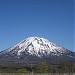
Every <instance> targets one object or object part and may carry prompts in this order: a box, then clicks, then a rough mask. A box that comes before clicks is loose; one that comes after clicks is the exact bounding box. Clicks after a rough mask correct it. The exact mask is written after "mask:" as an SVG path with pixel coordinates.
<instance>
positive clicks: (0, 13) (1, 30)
mask: <svg viewBox="0 0 75 75" xmlns="http://www.w3.org/2000/svg"><path fill="white" fill-rule="evenodd" d="M30 36H38V37H43V38H46V39H48V40H50V41H52V42H54V43H56V44H58V45H61V46H63V47H65V48H67V49H69V50H72V51H74V0H0V51H1V50H5V49H6V48H9V47H10V46H13V45H15V44H17V43H18V42H20V41H22V40H23V39H25V38H27V37H30Z"/></svg>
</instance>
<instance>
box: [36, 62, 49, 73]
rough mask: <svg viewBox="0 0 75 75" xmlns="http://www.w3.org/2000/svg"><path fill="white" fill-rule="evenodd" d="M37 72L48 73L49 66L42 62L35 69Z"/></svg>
mask: <svg viewBox="0 0 75 75" xmlns="http://www.w3.org/2000/svg"><path fill="white" fill-rule="evenodd" d="M35 72H36V73H48V64H47V63H46V62H40V63H39V64H38V65H37V66H36V67H35Z"/></svg>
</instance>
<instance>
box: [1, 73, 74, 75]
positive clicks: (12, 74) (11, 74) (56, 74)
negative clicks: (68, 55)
mask: <svg viewBox="0 0 75 75" xmlns="http://www.w3.org/2000/svg"><path fill="white" fill-rule="evenodd" d="M0 75H75V73H47V74H33V73H0Z"/></svg>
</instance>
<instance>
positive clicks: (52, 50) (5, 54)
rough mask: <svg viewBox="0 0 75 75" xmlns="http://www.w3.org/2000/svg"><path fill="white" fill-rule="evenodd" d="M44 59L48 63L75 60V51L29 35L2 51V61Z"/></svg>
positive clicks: (0, 56) (25, 61)
mask: <svg viewBox="0 0 75 75" xmlns="http://www.w3.org/2000/svg"><path fill="white" fill-rule="evenodd" d="M42 59H44V60H46V61H47V62H48V63H56V62H59V61H69V62H75V53H74V52H72V51H69V50H67V49H65V48H63V47H61V46H59V45H56V44H54V43H52V42H50V41H48V40H47V39H44V38H39V37H29V38H27V39H25V40H23V41H21V42H20V43H18V44H16V45H15V46H13V47H10V48H8V49H6V50H4V51H2V52H0V62H15V63H19V62H20V63H28V62H30V63H37V62H39V61H40V60H42Z"/></svg>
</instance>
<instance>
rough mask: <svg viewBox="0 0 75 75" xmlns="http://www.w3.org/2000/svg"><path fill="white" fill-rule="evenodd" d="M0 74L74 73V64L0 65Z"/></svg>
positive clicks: (42, 62)
mask: <svg viewBox="0 0 75 75" xmlns="http://www.w3.org/2000/svg"><path fill="white" fill-rule="evenodd" d="M0 73H75V63H69V62H67V61H64V62H62V63H60V64H58V65H56V64H47V62H45V61H41V62H39V63H38V64H37V65H36V66H29V67H25V66H24V67H22V66H19V65H18V66H17V65H15V67H14V66H4V65H0Z"/></svg>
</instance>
